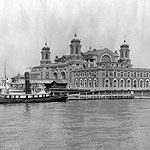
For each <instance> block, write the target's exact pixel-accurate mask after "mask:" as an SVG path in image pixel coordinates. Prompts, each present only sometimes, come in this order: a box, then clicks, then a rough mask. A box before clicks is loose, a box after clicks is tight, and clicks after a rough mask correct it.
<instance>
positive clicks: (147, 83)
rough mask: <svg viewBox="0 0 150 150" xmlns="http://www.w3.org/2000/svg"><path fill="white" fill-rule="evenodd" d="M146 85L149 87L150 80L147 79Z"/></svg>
mask: <svg viewBox="0 0 150 150" xmlns="http://www.w3.org/2000/svg"><path fill="white" fill-rule="evenodd" d="M146 87H147V88H148V87H149V80H146Z"/></svg>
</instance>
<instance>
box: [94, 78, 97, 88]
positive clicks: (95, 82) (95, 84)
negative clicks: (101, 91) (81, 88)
mask: <svg viewBox="0 0 150 150" xmlns="http://www.w3.org/2000/svg"><path fill="white" fill-rule="evenodd" d="M94 87H97V79H96V78H95V79H94Z"/></svg>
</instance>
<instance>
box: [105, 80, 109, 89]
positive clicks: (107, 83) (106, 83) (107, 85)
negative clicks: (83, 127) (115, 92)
mask: <svg viewBox="0 0 150 150" xmlns="http://www.w3.org/2000/svg"><path fill="white" fill-rule="evenodd" d="M104 86H105V87H109V80H108V79H106V80H105V85H104Z"/></svg>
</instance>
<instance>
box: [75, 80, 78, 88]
mask: <svg viewBox="0 0 150 150" xmlns="http://www.w3.org/2000/svg"><path fill="white" fill-rule="evenodd" d="M75 87H78V79H76V80H75Z"/></svg>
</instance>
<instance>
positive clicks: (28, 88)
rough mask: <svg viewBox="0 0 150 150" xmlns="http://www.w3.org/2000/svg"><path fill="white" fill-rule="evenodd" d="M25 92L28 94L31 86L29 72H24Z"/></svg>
mask: <svg viewBox="0 0 150 150" xmlns="http://www.w3.org/2000/svg"><path fill="white" fill-rule="evenodd" d="M24 76H25V93H26V94H30V93H31V88H30V80H29V72H25V74H24Z"/></svg>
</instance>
